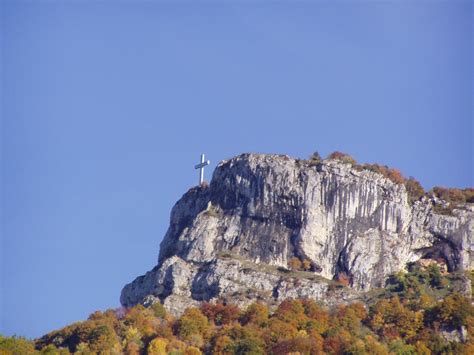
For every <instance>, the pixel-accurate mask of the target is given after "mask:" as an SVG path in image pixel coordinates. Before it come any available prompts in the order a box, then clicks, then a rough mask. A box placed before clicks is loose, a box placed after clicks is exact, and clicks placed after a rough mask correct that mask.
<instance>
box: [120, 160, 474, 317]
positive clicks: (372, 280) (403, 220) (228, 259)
mask: <svg viewBox="0 0 474 355" xmlns="http://www.w3.org/2000/svg"><path fill="white" fill-rule="evenodd" d="M433 204H434V201H433V200H432V199H430V198H427V197H423V198H422V199H421V200H419V201H416V202H415V203H413V204H410V202H409V197H408V194H407V192H406V189H405V186H404V185H403V184H396V183H394V182H392V181H391V180H389V179H387V178H385V177H384V176H382V175H381V174H379V173H376V172H372V171H369V170H363V169H355V168H354V167H353V166H352V165H350V164H347V163H343V162H340V161H338V160H325V161H322V162H319V163H314V162H310V161H303V160H297V159H293V158H290V157H288V156H282V155H263V154H244V155H240V156H238V157H235V158H233V159H230V160H226V161H223V162H221V163H220V164H219V165H218V166H217V168H216V170H215V171H214V174H213V177H212V181H211V183H210V185H209V186H205V185H203V186H200V187H195V188H192V189H191V190H189V191H188V192H187V193H186V194H184V196H183V197H182V198H181V199H180V200H179V201H178V202H177V203H176V205H175V206H174V207H173V210H172V212H171V221H170V226H169V229H168V232H167V233H166V235H165V237H164V239H163V241H162V243H161V246H160V253H159V258H158V265H157V266H156V267H155V268H154V269H153V270H151V271H149V272H147V273H146V274H145V275H143V276H140V277H138V278H137V279H135V280H134V281H133V282H132V283H130V284H128V285H126V286H125V287H124V289H123V290H122V294H121V298H120V301H121V303H122V304H123V305H125V306H131V305H134V304H137V303H144V304H147V303H152V302H155V301H157V300H160V301H161V302H163V303H164V304H165V306H166V307H167V308H168V309H170V310H171V311H172V312H174V313H179V312H181V311H182V310H184V308H186V307H189V306H190V305H194V304H198V303H199V302H201V301H203V300H213V299H217V298H221V299H227V300H229V301H232V302H234V303H237V304H240V305H244V304H246V303H249V302H250V301H251V300H255V299H256V298H259V299H263V300H266V301H267V302H272V301H279V300H281V299H284V298H288V297H312V298H316V299H319V300H321V301H323V302H326V303H338V302H345V301H349V300H351V299H354V298H356V297H357V294H358V293H360V292H362V291H366V290H369V289H372V288H375V287H382V286H384V284H385V281H386V279H387V277H388V275H390V274H393V273H395V272H398V271H400V270H402V269H404V268H405V267H406V264H407V263H409V262H414V261H416V260H418V259H421V258H431V259H442V260H443V261H444V262H445V263H446V265H447V267H448V270H449V271H454V270H464V269H469V268H471V267H472V262H473V261H472V260H471V256H470V252H471V250H470V248H471V243H473V242H474V240H473V234H474V208H473V206H472V205H466V206H464V207H463V208H458V209H455V210H454V211H453V213H452V215H441V214H436V213H435V212H434V209H433ZM295 257H296V258H299V259H300V260H305V259H306V260H308V261H310V268H309V270H308V271H290V270H288V262H289V260H290V259H292V258H295ZM338 275H339V276H340V275H344V277H345V278H346V279H347V280H348V282H349V286H350V287H342V286H341V285H340V284H339V283H335V282H334V281H332V280H334V279H335V278H337V277H338Z"/></svg>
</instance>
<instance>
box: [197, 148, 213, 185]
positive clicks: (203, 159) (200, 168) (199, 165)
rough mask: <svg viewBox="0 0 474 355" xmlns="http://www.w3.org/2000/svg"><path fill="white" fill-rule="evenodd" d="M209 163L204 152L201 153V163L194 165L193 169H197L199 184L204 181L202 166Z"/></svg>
mask: <svg viewBox="0 0 474 355" xmlns="http://www.w3.org/2000/svg"><path fill="white" fill-rule="evenodd" d="M209 164H211V162H210V161H209V160H205V158H204V154H201V163H200V164H198V165H196V166H194V169H199V170H200V171H199V185H201V184H202V183H203V182H204V167H205V166H206V165H209Z"/></svg>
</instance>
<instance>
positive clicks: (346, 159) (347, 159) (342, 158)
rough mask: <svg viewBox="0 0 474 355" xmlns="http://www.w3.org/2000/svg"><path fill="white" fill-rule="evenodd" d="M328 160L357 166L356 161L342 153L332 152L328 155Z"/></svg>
mask: <svg viewBox="0 0 474 355" xmlns="http://www.w3.org/2000/svg"><path fill="white" fill-rule="evenodd" d="M327 159H333V160H339V161H341V162H343V163H347V164H351V165H356V163H357V162H356V160H355V159H354V158H353V157H351V156H350V155H349V154H346V153H342V152H338V151H335V152H332V153H331V154H329V155H328V157H327Z"/></svg>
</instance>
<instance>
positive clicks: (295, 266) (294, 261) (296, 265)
mask: <svg viewBox="0 0 474 355" xmlns="http://www.w3.org/2000/svg"><path fill="white" fill-rule="evenodd" d="M302 266H303V263H302V262H301V260H300V259H298V258H297V257H294V258H291V259H290V260H289V261H288V267H289V268H290V269H291V270H293V271H297V270H301V267H302Z"/></svg>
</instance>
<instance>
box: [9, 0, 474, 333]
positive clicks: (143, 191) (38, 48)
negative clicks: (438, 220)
mask: <svg viewBox="0 0 474 355" xmlns="http://www.w3.org/2000/svg"><path fill="white" fill-rule="evenodd" d="M0 20H1V26H2V27H1V36H2V37H1V41H2V42H1V43H2V45H1V50H2V54H3V58H2V59H3V62H2V66H1V68H2V102H1V104H2V111H1V113H2V114H1V118H2V122H1V123H2V125H1V126H0V128H1V143H2V145H1V147H2V161H1V178H2V190H1V195H0V199H1V202H2V212H3V218H2V221H1V237H2V239H1V245H0V246H1V253H0V261H1V263H0V265H1V285H0V287H1V290H0V291H1V292H0V296H1V299H0V302H1V303H0V305H1V307H2V309H1V312H2V313H0V321H1V323H0V333H3V334H7V335H12V334H19V335H25V336H28V337H37V336H40V335H42V334H44V333H45V332H47V331H50V330H53V329H56V328H59V327H61V326H64V325H66V324H68V323H71V322H73V321H77V320H81V319H85V318H86V317H87V316H88V315H89V314H90V313H92V312H93V311H94V310H98V309H102V310H103V309H107V308H113V307H117V306H119V295H120V290H121V288H122V286H123V285H125V283H127V282H129V281H131V280H132V279H133V278H135V277H136V276H138V275H140V274H142V273H144V272H145V271H147V270H149V269H151V268H152V267H153V266H154V265H155V263H156V259H157V255H158V248H159V242H160V241H161V239H162V236H163V235H164V233H165V231H166V229H167V227H168V219H169V213H170V209H171V207H172V206H173V204H174V203H175V202H176V201H177V200H178V199H179V198H180V196H181V195H182V194H183V193H184V192H186V191H187V190H188V189H189V188H190V187H192V186H193V185H194V184H196V181H197V178H198V175H197V172H196V171H194V169H193V166H194V164H196V163H197V162H198V161H199V156H200V153H201V152H205V153H206V154H207V156H208V158H209V159H210V160H211V162H212V164H211V167H210V169H208V171H207V172H206V177H207V179H209V178H210V174H211V171H212V169H213V168H214V167H215V164H216V163H217V162H218V161H219V160H222V159H226V158H229V157H232V156H234V155H237V154H239V153H243V152H268V153H286V154H289V155H292V156H297V157H302V158H306V157H308V156H309V155H310V154H311V153H312V152H313V151H315V150H318V151H319V152H320V153H321V154H322V155H327V154H328V153H330V152H332V151H334V150H342V151H346V152H349V153H350V154H352V155H353V156H354V157H355V158H356V159H358V160H359V161H361V162H379V163H382V164H388V165H390V166H394V167H398V168H399V169H400V170H401V171H402V172H403V173H404V174H405V175H407V176H408V175H412V176H415V177H416V178H417V179H419V180H420V181H421V183H422V184H423V185H424V187H425V188H431V187H432V186H434V185H444V186H458V187H467V186H473V185H474V184H473V161H472V156H473V145H472V140H473V127H472V121H473V108H474V107H473V100H472V98H473V89H472V83H473V79H474V78H473V69H472V63H473V33H474V30H473V22H472V20H473V3H472V2H470V1H449V2H448V1H443V2H441V1H420V2H416V1H406V2H405V1H403V2H385V1H370V2H362V1H352V2H349V1H328V2H320V1H313V2H309V1H308V2H290V1H280V2H265V1H260V2H251V1H242V2H237V1H234V2H232V1H226V2H224V3H218V2H214V3H212V2H204V1H199V2H195V1H192V2H184V1H181V2H177V3H176V2H174V4H173V3H172V2H164V1H155V2H153V1H146V2H139V1H133V2H132V1H120V2H119V1H103V2H95V1H36V2H23V1H8V0H7V1H4V2H3V3H2V8H1V18H0Z"/></svg>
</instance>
